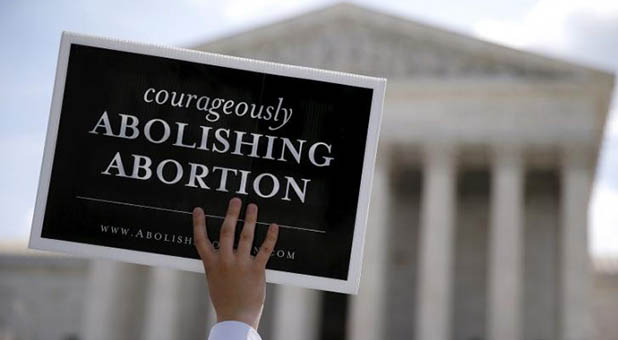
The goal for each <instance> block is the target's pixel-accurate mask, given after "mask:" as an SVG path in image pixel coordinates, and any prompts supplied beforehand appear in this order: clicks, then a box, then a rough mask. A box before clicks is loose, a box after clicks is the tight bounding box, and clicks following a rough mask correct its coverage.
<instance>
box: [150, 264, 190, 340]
mask: <svg viewBox="0 0 618 340" xmlns="http://www.w3.org/2000/svg"><path fill="white" fill-rule="evenodd" d="M180 279H181V277H180V273H179V272H178V271H176V270H173V269H168V268H160V267H154V268H151V269H150V279H149V283H150V287H149V288H148V294H147V299H146V309H145V311H144V312H145V320H144V330H143V333H142V334H143V336H142V338H143V339H148V340H159V339H160V340H167V339H173V338H176V337H177V336H178V331H179V329H178V317H179V316H180V313H181V310H180V308H181V307H182V306H179V302H180V294H181V286H180V283H181V282H180Z"/></svg>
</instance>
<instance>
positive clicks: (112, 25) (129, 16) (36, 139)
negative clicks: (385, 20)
mask: <svg viewBox="0 0 618 340" xmlns="http://www.w3.org/2000/svg"><path fill="white" fill-rule="evenodd" d="M351 2H353V3H357V4H359V5H362V6H365V7H368V8H373V9H376V10H380V11H383V12H387V13H391V14H395V15H398V16H402V17H406V18H409V19H411V20H416V21H420V22H423V23H426V24H430V25H435V26H439V27H442V28H446V29H448V30H452V31H457V32H460V33H463V34H467V35H471V36H473V37H477V38H480V39H484V40H489V41H492V42H496V43H499V44H503V45H507V46H511V47H515V48H519V49H524V50H529V51H533V52H537V53H542V54H545V55H548V56H553V57H558V58H561V59H566V60H569V61H573V62H576V63H580V64H584V65H589V66H593V67H596V68H600V69H603V70H606V71H610V72H613V73H616V72H617V71H618V1H616V0H519V1H518V0H468V1H457V0H452V1H446V0H432V1H426V0H421V1H390V0H365V1H351ZM333 3H335V1H330V0H308V1H295V0H260V1H255V0H227V1H219V2H217V1H200V0H176V1H159V0H154V1H126V0H125V1H114V0H109V1H103V0H101V1H89V0H86V1H70V0H69V1H47V0H41V1H28V0H22V1H10V0H0V46H2V50H0V55H1V59H0V60H1V62H0V160H1V164H2V165H1V166H0V188H2V189H1V190H0V221H1V222H0V241H13V240H15V241H18V240H25V239H27V237H28V235H29V231H30V223H31V221H32V214H33V210H34V201H35V196H36V189H37V185H38V177H39V170H40V165H41V160H42V154H43V145H44V139H45V130H46V128H47V119H48V116H49V106H50V103H51V95H52V88H53V82H54V76H55V67H56V59H57V55H58V46H59V42H60V34H61V32H62V31H63V30H67V31H73V32H79V33H85V34H92V35H101V36H109V37H114V38H120V39H128V40H134V41H141V42H147V43H156V44H164V45H172V46H179V47H190V46H192V45H195V44H196V43H198V42H203V41H207V40H209V39H212V38H216V37H220V36H225V35H230V34H233V33H235V32H241V31H245V30H249V29H251V28H253V27H257V26H260V25H263V24H268V23H270V22H273V21H277V20H281V19H284V18H288V17H291V16H294V15H298V14H301V13H303V12H306V11H309V10H311V9H315V8H320V7H325V6H328V5H329V4H333ZM617 97H618V91H615V95H614V104H613V105H612V108H611V112H610V115H609V119H608V122H607V124H606V131H605V135H604V139H603V143H602V147H601V157H600V160H599V167H598V170H597V174H596V180H595V185H594V189H593V193H592V200H591V206H590V215H589V221H590V234H589V235H590V238H589V244H590V249H591V252H592V253H593V254H594V255H597V256H618V209H616V208H617V207H618V102H617V100H616V98H617Z"/></svg>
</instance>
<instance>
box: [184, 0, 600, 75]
mask: <svg viewBox="0 0 618 340" xmlns="http://www.w3.org/2000/svg"><path fill="white" fill-rule="evenodd" d="M194 48H195V49H198V50H202V51H208V52H216V53H223V54H229V55H234V56H239V57H247V58H254V59H260V60H268V61H274V62H281V63H286V64H294V65H302V66H308V67H317V68H324V69H330V70H336V71H343V72H352V73H358V74H364V75H372V76H380V77H386V78H390V79H405V78H413V77H424V78H426V77H428V78H434V77H439V78H449V77H457V78H462V77H470V78H530V79H539V78H541V79H544V80H555V79H565V78H590V77H604V78H606V77H608V76H609V75H607V74H605V73H603V72H599V71H596V70H594V69H591V68H587V67H582V66H578V65H574V64H571V63H567V62H564V61H560V60H556V59H551V58H547V57H543V56H540V55H537V54H533V53H529V52H523V51H519V50H515V49H511V48H507V47H504V46H500V45H496V44H492V43H488V42H485V41H481V40H478V39H475V38H473V37H469V36H465V35H462V34H458V33H453V32H449V31H445V30H443V29H440V28H436V27H432V26H428V25H424V24H420V23H417V22H414V21H410V20H407V19H403V18H399V17H395V16H392V15H387V14H384V13H381V12H377V11H374V10H370V9H366V8H362V7H359V6H356V5H352V4H347V3H342V4H338V5H334V6H330V7H327V8H324V9H320V10H316V11H313V12H309V13H306V14H303V15H300V16H297V17H293V18H290V19H287V20H283V21H280V22H276V23H274V24H271V25H266V26H263V27H259V28H256V29H253V30H250V31H247V32H244V33H239V34H235V35H232V36H228V37H224V38H221V39H218V40H214V41H211V42H207V43H204V44H200V45H198V46H196V47H194Z"/></svg>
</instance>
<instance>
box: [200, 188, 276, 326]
mask: <svg viewBox="0 0 618 340" xmlns="http://www.w3.org/2000/svg"><path fill="white" fill-rule="evenodd" d="M241 205H242V202H241V200H240V199H238V198H233V199H231V200H230V203H229V206H228V208H227V214H226V216H225V220H224V221H223V224H222V226H221V231H220V234H219V249H218V250H217V249H215V247H214V246H213V245H212V243H211V242H210V240H209V239H208V234H207V233H206V218H205V216H204V211H203V210H202V209H201V208H195V209H194V210H193V238H194V240H195V246H196V248H197V252H198V253H199V254H200V257H201V258H202V263H203V264H204V271H205V272H206V280H207V281H208V293H209V294H210V299H211V301H212V303H213V305H214V307H215V311H216V312H217V322H221V321H227V320H236V321H242V322H244V323H246V324H248V325H250V326H252V327H253V328H255V329H256V330H257V328H258V324H259V323H260V317H261V316H262V309H263V307H264V298H265V295H266V281H265V270H266V263H267V262H268V259H270V255H271V253H272V251H273V249H274V247H275V243H276V242H277V236H278V234H279V227H278V226H277V225H276V224H271V225H270V226H269V228H268V233H267V235H266V239H265V240H264V243H262V246H261V247H260V250H259V251H258V253H257V254H256V256H255V257H254V256H252V255H251V247H252V245H253V234H254V231H255V224H256V222H257V214H258V207H257V205H255V204H253V203H252V204H249V205H248V206H247V211H246V215H245V224H244V226H243V229H242V232H241V234H240V240H239V242H238V249H237V250H234V233H235V229H236V222H237V221H238V214H239V213H240V208H241Z"/></svg>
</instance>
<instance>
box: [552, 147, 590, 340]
mask: <svg viewBox="0 0 618 340" xmlns="http://www.w3.org/2000/svg"><path fill="white" fill-rule="evenodd" d="M585 155H586V151H582V150H578V151H574V150H569V152H567V153H566V156H565V157H564V163H563V168H562V197H561V209H562V210H561V217H562V230H561V240H560V241H561V255H562V256H561V258H560V260H561V282H560V283H561V294H560V295H561V303H560V312H561V318H560V335H561V339H563V340H587V339H590V338H591V336H592V334H591V331H592V320H591V316H590V308H589V301H590V298H589V292H590V289H591V286H592V285H591V274H592V273H591V271H590V260H589V254H588V223H587V222H588V203H589V197H590V186H591V184H592V177H591V174H592V170H591V168H590V165H589V163H591V162H590V161H589V160H587V158H586V157H585Z"/></svg>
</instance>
